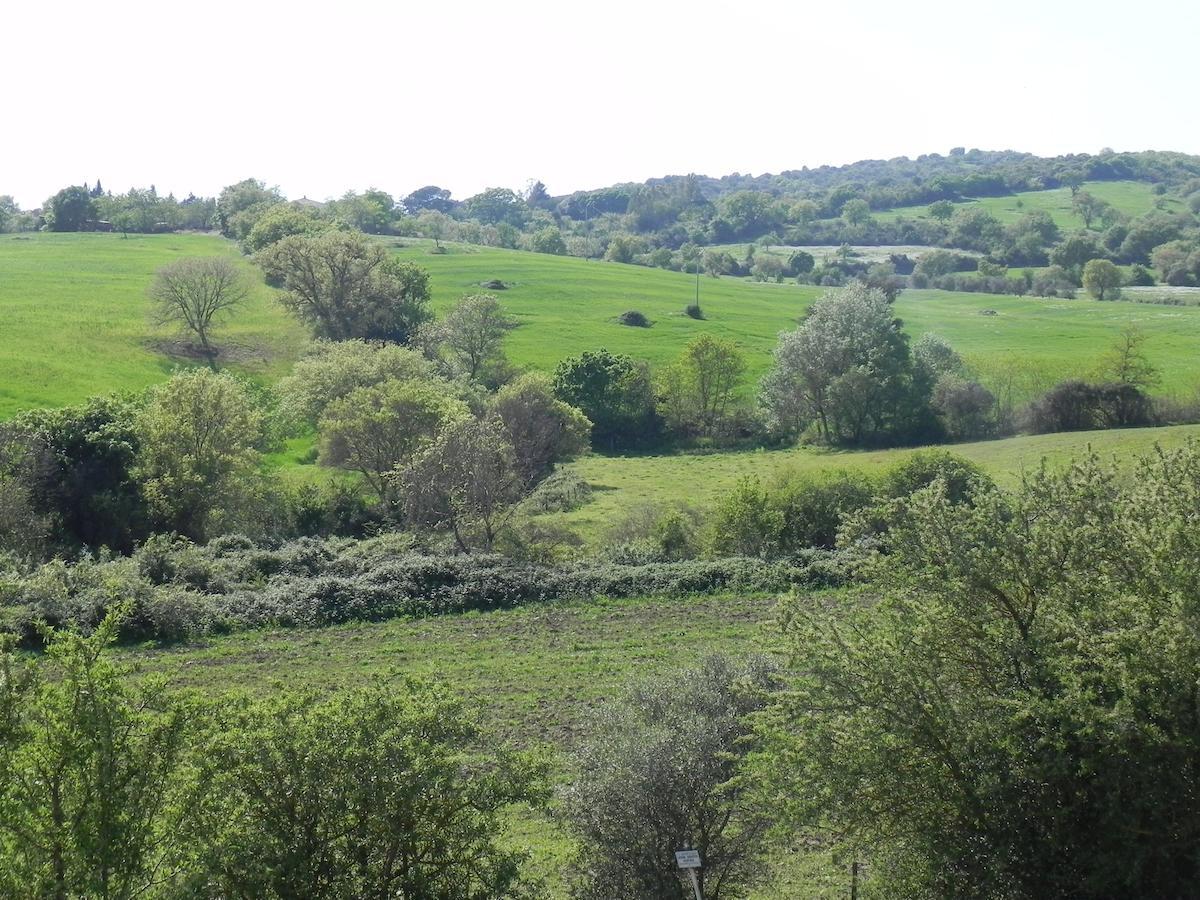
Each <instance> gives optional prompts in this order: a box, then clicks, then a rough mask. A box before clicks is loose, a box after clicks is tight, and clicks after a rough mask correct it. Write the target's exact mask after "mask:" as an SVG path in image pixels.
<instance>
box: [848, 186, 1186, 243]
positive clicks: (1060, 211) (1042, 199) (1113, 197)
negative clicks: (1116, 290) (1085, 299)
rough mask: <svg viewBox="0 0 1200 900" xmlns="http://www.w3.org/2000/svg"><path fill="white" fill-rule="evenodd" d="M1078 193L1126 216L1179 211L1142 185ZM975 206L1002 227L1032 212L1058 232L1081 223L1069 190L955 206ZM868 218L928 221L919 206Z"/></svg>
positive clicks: (1175, 202) (983, 199)
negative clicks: (1040, 214)
mask: <svg viewBox="0 0 1200 900" xmlns="http://www.w3.org/2000/svg"><path fill="white" fill-rule="evenodd" d="M1081 190H1084V191H1087V192H1088V193H1089V194H1091V195H1092V196H1093V197H1095V198H1096V199H1098V200H1104V201H1105V202H1107V203H1111V204H1112V205H1113V206H1114V207H1115V208H1116V209H1117V210H1118V211H1119V212H1122V213H1124V214H1125V215H1127V216H1131V217H1132V216H1140V215H1143V214H1145V213H1148V212H1150V210H1152V209H1154V208H1155V204H1156V203H1157V202H1158V201H1160V200H1161V201H1162V203H1163V208H1164V209H1167V210H1170V209H1173V208H1175V209H1177V208H1179V205H1180V204H1179V200H1177V199H1173V198H1170V197H1158V196H1157V195H1155V193H1154V189H1153V186H1152V185H1150V184H1147V183H1146V182H1143V181H1088V182H1085V183H1084V185H1083V187H1082V188H1081ZM968 204H969V205H972V206H978V207H980V208H982V209H986V210H987V211H988V212H990V213H991V214H992V215H993V216H995V217H996V218H997V219H998V220H1000V222H1001V223H1002V224H1004V225H1009V224H1011V223H1013V222H1016V221H1017V220H1018V219H1020V218H1021V216H1023V215H1025V214H1026V213H1029V212H1033V211H1034V210H1039V209H1040V210H1045V211H1046V212H1048V213H1049V214H1050V217H1051V218H1052V219H1054V221H1055V223H1056V224H1057V225H1058V227H1059V228H1061V229H1063V230H1064V231H1071V230H1074V229H1077V228H1082V227H1083V220H1082V219H1080V218H1079V216H1078V214H1077V213H1076V212H1075V211H1074V210H1073V209H1072V208H1071V190H1070V188H1065V187H1063V188H1054V189H1053V190H1049V191H1021V192H1019V193H1016V194H1009V195H1008V196H1004V197H980V198H978V199H974V200H964V201H963V202H962V203H959V204H956V205H959V206H965V205H968ZM871 215H872V216H873V217H874V218H876V219H878V220H879V221H881V222H891V221H893V220H895V219H899V218H905V219H926V218H929V204H927V203H926V204H922V205H919V206H901V207H897V208H896V209H887V210H878V211H874V212H872V213H871Z"/></svg>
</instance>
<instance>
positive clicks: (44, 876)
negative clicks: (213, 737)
mask: <svg viewBox="0 0 1200 900" xmlns="http://www.w3.org/2000/svg"><path fill="white" fill-rule="evenodd" d="M115 629H116V625H115V621H114V619H112V618H110V619H107V620H106V621H105V622H104V623H103V624H102V625H101V627H100V628H99V629H98V630H97V631H96V633H95V634H94V635H92V636H91V637H87V638H84V637H80V636H79V635H77V634H71V633H64V634H56V635H53V636H52V637H51V638H50V640H49V642H48V645H47V653H46V657H45V662H44V663H43V664H41V665H37V664H34V663H29V662H24V661H22V660H21V659H19V658H18V657H16V656H15V655H14V654H13V652H12V649H11V647H10V646H9V645H8V644H7V643H6V642H5V641H4V639H3V638H0V892H3V893H4V894H5V895H7V896H12V897H16V896H39V897H68V896H70V897H134V896H140V895H144V894H147V893H152V894H155V895H159V896H161V895H163V894H165V893H167V892H168V890H169V889H170V888H172V887H175V888H178V887H179V885H180V883H181V881H182V874H183V872H184V871H185V869H186V868H187V867H188V865H189V864H190V863H191V861H192V859H193V853H194V851H195V848H194V846H191V845H190V841H189V838H190V837H191V829H192V825H193V824H196V823H199V822H203V820H204V819H205V816H206V808H205V807H206V805H207V800H208V799H209V798H208V793H207V786H206V785H205V784H204V783H203V782H202V781H201V780H200V779H198V778H197V777H196V773H195V772H194V770H191V769H190V768H189V767H188V766H187V765H186V764H185V756H186V753H187V749H188V745H189V743H190V741H191V740H192V739H193V737H194V735H195V732H196V729H197V727H198V726H199V725H200V719H199V717H198V711H197V710H196V709H195V708H193V707H192V706H191V705H190V704H188V703H187V702H186V701H184V700H181V699H180V698H178V697H176V696H173V695H172V694H169V693H168V692H167V691H166V690H165V687H164V684H163V682H162V681H161V680H159V679H148V680H147V679H143V680H139V681H134V680H133V679H131V678H129V677H128V675H129V672H128V670H127V669H125V668H124V667H121V666H118V665H116V664H114V663H113V662H112V660H111V659H109V658H107V656H106V655H105V652H104V651H105V648H106V646H107V645H108V644H110V643H111V642H112V640H113V638H114V635H115Z"/></svg>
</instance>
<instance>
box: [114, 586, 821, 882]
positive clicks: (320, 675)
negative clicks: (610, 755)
mask: <svg viewBox="0 0 1200 900" xmlns="http://www.w3.org/2000/svg"><path fill="white" fill-rule="evenodd" d="M774 609H775V600H774V599H773V598H769V597H731V596H730V597H699V598H683V599H675V600H662V599H656V600H622V601H595V602H590V603H555V604H547V605H544V606H529V607H523V608H519V609H513V610H504V611H499V612H488V613H468V614H465V615H455V616H442V617H438V618H431V619H420V620H415V621H392V622H385V623H379V624H370V625H365V624H364V625H346V626H340V627H335V628H325V629H320V630H312V631H304V630H288V631H261V632H250V633H244V634H237V635H230V636H227V637H222V638H218V639H214V640H212V641H209V642H207V643H205V644H203V645H201V646H192V647H173V648H169V649H141V650H127V651H122V652H123V654H124V655H125V657H126V658H127V659H130V660H135V661H136V662H137V663H139V664H140V665H142V666H143V667H144V671H147V672H151V673H161V674H164V675H166V676H168V677H169V679H170V680H171V682H172V684H174V685H176V686H178V687H189V688H195V689H198V690H200V691H203V692H205V693H208V694H220V693H223V692H229V691H232V690H246V691H250V692H252V693H258V694H263V693H268V692H272V691H275V690H279V689H280V687H281V686H282V685H285V684H289V685H295V684H304V685H307V686H311V687H315V688H317V689H320V690H325V689H335V688H339V687H348V686H355V685H361V684H363V683H364V682H365V681H367V680H368V679H371V678H374V677H380V676H381V677H397V678H398V677H400V676H402V675H419V676H423V677H435V678H440V679H443V680H445V681H446V682H447V683H449V684H450V685H452V686H453V687H454V689H455V690H456V691H457V692H459V693H460V694H461V695H462V696H465V697H467V698H468V699H469V700H470V701H471V702H472V704H473V705H474V707H475V708H476V709H477V710H478V713H479V715H480V718H481V720H482V721H483V723H484V725H485V726H486V727H487V729H488V730H489V731H490V732H492V733H494V734H496V735H498V736H500V737H501V738H503V739H505V740H508V741H511V742H513V743H515V744H518V745H520V746H525V747H535V746H547V747H549V748H550V749H551V750H552V751H553V752H554V753H555V758H556V760H557V763H558V765H557V767H556V772H557V776H558V777H559V778H562V777H565V773H566V768H565V756H562V755H560V754H562V753H564V752H565V751H569V750H570V749H571V747H572V746H574V744H575V742H576V741H577V740H578V738H579V736H580V734H581V733H582V731H583V728H584V727H585V725H586V721H587V717H588V714H589V712H590V711H591V710H593V709H594V708H596V707H597V706H599V705H600V704H602V703H604V702H605V701H607V700H609V699H611V698H613V697H614V696H616V695H617V694H619V692H620V691H621V690H622V688H623V686H624V684H625V683H626V682H627V681H628V680H629V679H630V678H632V677H644V676H650V675H653V674H655V673H659V672H665V671H668V670H670V669H673V668H676V667H679V666H687V665H691V664H694V663H696V662H698V661H699V660H700V659H701V658H702V657H704V656H705V655H708V654H711V653H718V652H720V653H728V654H733V655H741V654H746V653H750V652H756V651H760V650H762V648H763V646H764V643H765V641H764V638H766V637H768V636H769V635H771V634H773V629H772V627H771V622H772V618H773V615H774ZM512 829H513V832H512V836H511V840H512V841H513V843H515V844H516V845H517V846H520V847H522V848H524V849H527V850H528V851H529V852H531V853H532V855H533V858H532V867H531V868H532V871H533V872H534V873H535V874H536V875H539V876H541V877H543V878H545V879H546V881H547V886H548V887H549V889H550V893H551V896H552V897H555V898H560V897H565V896H566V881H565V876H566V875H567V873H568V871H569V868H568V867H569V859H570V856H571V852H572V844H571V842H570V839H569V838H568V837H567V836H566V835H564V834H563V833H562V831H561V829H560V827H559V826H558V825H557V824H556V823H555V822H554V821H553V820H552V819H551V818H549V817H547V816H546V815H544V814H540V813H530V812H528V811H520V810H518V811H516V812H515V814H514V817H513V821H512ZM804 865H807V866H808V867H809V868H810V869H811V868H813V867H814V865H813V863H812V862H811V861H804ZM815 868H816V869H817V870H818V871H817V873H815V874H814V875H813V877H812V878H811V879H810V878H808V877H807V876H806V877H805V882H806V883H807V882H808V881H810V880H811V881H813V882H815V883H820V882H821V881H822V879H827V878H828V874H827V873H824V874H822V873H821V872H820V866H819V861H818V864H817V865H816V866H815ZM796 877H797V874H796V870H795V867H794V866H793V867H789V869H788V872H787V874H786V875H781V876H780V878H781V880H782V883H783V884H787V883H788V879H794V878H796ZM768 890H769V891H775V890H778V888H777V887H776V888H770V889H768ZM763 896H764V897H767V896H779V895H777V894H775V893H768V894H764V895H763ZM788 896H792V897H797V896H801V895H800V894H796V893H791V894H789V895H788ZM804 896H818V894H813V893H809V894H805V895H804Z"/></svg>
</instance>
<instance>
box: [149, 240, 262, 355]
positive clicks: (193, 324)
mask: <svg viewBox="0 0 1200 900" xmlns="http://www.w3.org/2000/svg"><path fill="white" fill-rule="evenodd" d="M148 292H149V295H150V299H151V300H152V301H153V302H154V310H153V315H154V320H155V323H156V324H157V325H159V326H164V325H170V326H174V327H176V328H178V329H180V330H181V331H183V332H185V333H190V334H192V335H194V336H195V337H196V339H197V340H199V341H200V350H201V352H202V353H203V354H204V357H205V359H207V360H208V363H209V365H210V366H212V367H213V368H214V369H215V368H216V366H217V350H216V348H215V347H213V345H212V342H211V337H212V329H213V327H214V325H215V324H216V323H217V322H219V321H221V320H222V319H225V318H227V317H228V316H229V315H231V314H232V313H233V312H234V311H235V310H236V309H237V308H238V307H240V306H242V305H243V304H244V303H245V302H246V298H247V297H249V296H250V285H249V283H248V281H247V278H246V273H245V272H244V271H242V269H241V268H240V267H239V266H238V265H237V264H236V263H235V262H233V260H231V259H228V258H226V257H224V256H199V257H190V258H187V259H180V260H176V261H175V262H173V263H170V264H169V265H166V266H163V267H162V268H161V269H159V270H158V271H157V272H155V273H154V280H153V281H152V282H151V283H150V288H149V291H148Z"/></svg>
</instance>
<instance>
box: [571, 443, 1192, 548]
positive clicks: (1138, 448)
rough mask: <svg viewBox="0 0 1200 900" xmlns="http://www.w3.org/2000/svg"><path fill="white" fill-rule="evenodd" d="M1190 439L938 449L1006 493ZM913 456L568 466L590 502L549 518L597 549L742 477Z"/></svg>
mask: <svg viewBox="0 0 1200 900" xmlns="http://www.w3.org/2000/svg"><path fill="white" fill-rule="evenodd" d="M1189 439H1200V425H1176V426H1171V427H1165V428H1130V429H1116V430H1110V431H1083V432H1072V433H1066V434H1040V435H1021V436H1019V437H1013V438H1005V439H1003V440H995V441H979V442H976V443H970V444H953V445H949V446H945V447H941V448H938V449H944V450H947V451H949V452H951V453H954V454H957V455H959V456H964V457H966V458H967V459H969V460H972V461H973V462H975V463H977V464H978V465H979V466H980V467H982V468H983V469H984V471H986V472H988V473H989V474H990V475H991V476H992V477H993V478H995V479H996V480H997V481H998V482H1000V483H1001V484H1003V485H1008V486H1012V485H1014V484H1016V483H1017V482H1018V481H1019V480H1020V478H1021V475H1022V473H1025V472H1031V471H1035V470H1036V469H1037V468H1038V467H1039V466H1040V465H1041V464H1042V462H1043V460H1044V461H1045V463H1046V464H1047V465H1048V466H1051V467H1056V466H1062V465H1065V464H1066V463H1068V462H1069V461H1070V460H1071V459H1076V458H1079V457H1081V456H1084V455H1085V454H1087V453H1088V452H1089V451H1091V452H1094V453H1096V454H1097V455H1099V456H1100V457H1101V458H1103V459H1108V458H1115V459H1118V460H1125V459H1129V458H1132V457H1134V456H1137V455H1140V454H1145V453H1148V452H1151V451H1152V450H1153V449H1154V447H1155V446H1156V445H1158V446H1162V447H1163V448H1167V449H1169V448H1172V447H1178V446H1181V445H1182V444H1183V443H1184V442H1185V441H1187V440H1189ZM913 452H915V451H914V450H911V449H896V450H866V451H864V450H829V449H825V448H817V447H797V448H794V449H788V450H754V451H747V452H737V453H733V452H731V453H713V454H697V455H662V456H630V457H611V456H588V457H584V458H582V459H580V460H578V461H576V462H574V463H571V464H570V466H571V468H573V470H574V471H575V472H576V473H577V474H578V475H579V476H580V477H581V478H582V479H584V480H585V481H587V482H588V483H589V484H590V485H591V486H592V495H591V500H590V501H589V502H587V503H585V504H584V505H583V506H580V507H579V508H577V509H575V510H572V511H570V512H567V513H560V514H554V515H553V518H554V520H555V521H558V522H560V523H562V524H564V525H567V526H568V527H570V528H573V529H575V530H577V531H578V532H579V533H580V535H581V536H582V537H584V539H585V540H587V541H589V542H590V541H597V540H602V539H603V538H604V537H605V536H606V534H607V533H608V532H609V531H610V530H611V529H612V528H613V527H614V526H616V525H619V524H620V523H621V522H623V521H625V520H626V519H628V518H630V517H631V516H637V515H638V514H639V512H640V511H641V510H639V507H641V508H646V507H650V508H664V507H672V506H690V507H694V508H696V509H698V510H705V509H706V508H707V507H709V506H710V505H712V504H713V503H714V502H715V501H716V500H717V499H718V498H719V497H720V496H721V495H722V494H723V493H725V492H726V491H728V490H729V489H730V488H731V487H733V486H734V485H735V484H736V483H737V482H738V480H739V479H741V478H745V477H747V476H755V477H757V478H759V479H761V480H762V481H763V482H764V483H767V484H769V483H770V482H771V480H772V479H774V478H778V477H780V476H782V475H785V474H787V475H800V476H811V477H820V476H821V475H822V474H826V473H829V472H833V471H838V470H842V471H847V472H858V473H863V474H866V475H877V474H879V473H881V472H883V471H884V470H885V469H887V468H888V467H889V466H892V465H894V464H895V463H896V462H898V461H899V460H901V459H903V458H905V457H906V456H908V455H909V454H911V453H913Z"/></svg>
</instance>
